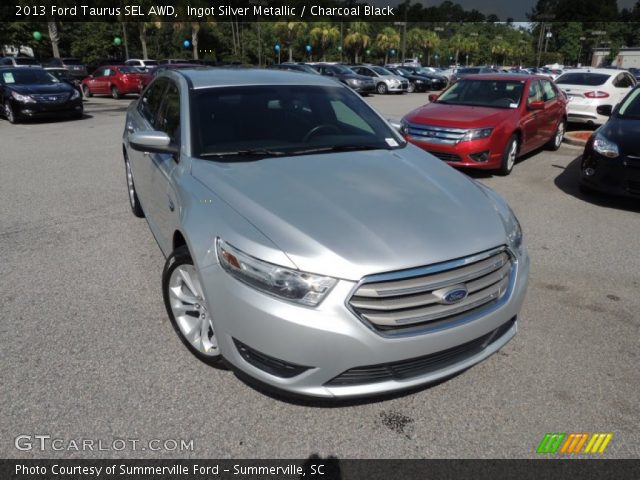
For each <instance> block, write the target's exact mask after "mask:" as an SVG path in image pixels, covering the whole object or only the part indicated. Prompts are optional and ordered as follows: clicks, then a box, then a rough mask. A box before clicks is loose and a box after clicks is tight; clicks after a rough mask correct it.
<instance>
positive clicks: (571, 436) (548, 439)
mask: <svg viewBox="0 0 640 480" xmlns="http://www.w3.org/2000/svg"><path fill="white" fill-rule="evenodd" d="M612 438H613V433H591V434H590V433H547V434H545V436H544V437H543V438H542V441H541V442H540V445H538V448H537V449H536V453H540V454H552V453H563V454H569V455H571V454H577V453H591V454H594V453H595V454H598V453H604V451H605V450H606V448H607V446H608V445H609V442H610V441H611V439H612Z"/></svg>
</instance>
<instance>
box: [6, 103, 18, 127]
mask: <svg viewBox="0 0 640 480" xmlns="http://www.w3.org/2000/svg"><path fill="white" fill-rule="evenodd" d="M4 116H5V118H6V119H7V120H8V121H9V123H13V124H16V123H18V119H17V118H16V114H15V113H14V111H13V107H11V104H10V103H9V102H8V101H7V102H5V103H4Z"/></svg>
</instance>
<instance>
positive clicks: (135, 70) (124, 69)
mask: <svg viewBox="0 0 640 480" xmlns="http://www.w3.org/2000/svg"><path fill="white" fill-rule="evenodd" d="M118 70H120V73H141V72H142V70H140V69H139V68H138V67H118Z"/></svg>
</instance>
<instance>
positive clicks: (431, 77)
mask: <svg viewBox="0 0 640 480" xmlns="http://www.w3.org/2000/svg"><path fill="white" fill-rule="evenodd" d="M400 69H401V70H404V71H407V72H409V73H411V74H412V75H419V76H421V77H423V78H426V79H427V80H428V84H429V85H430V89H431V90H444V89H445V88H447V84H448V83H449V80H448V79H447V77H446V76H444V75H440V74H439V73H433V72H430V71H428V70H427V69H425V68H424V67H420V68H417V67H410V66H409V67H400Z"/></svg>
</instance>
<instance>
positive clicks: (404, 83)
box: [400, 80, 409, 88]
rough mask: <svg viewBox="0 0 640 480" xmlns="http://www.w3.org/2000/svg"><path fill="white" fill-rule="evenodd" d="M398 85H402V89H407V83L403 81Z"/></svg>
mask: <svg viewBox="0 0 640 480" xmlns="http://www.w3.org/2000/svg"><path fill="white" fill-rule="evenodd" d="M400 84H401V85H402V88H409V82H407V81H404V80H403V81H402V82H400Z"/></svg>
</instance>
